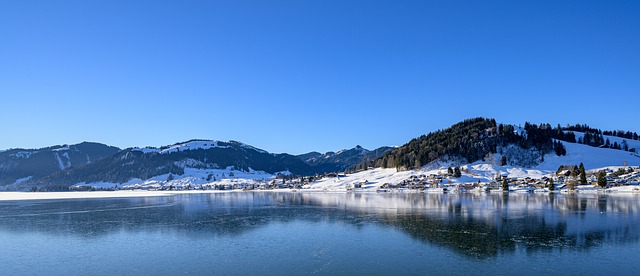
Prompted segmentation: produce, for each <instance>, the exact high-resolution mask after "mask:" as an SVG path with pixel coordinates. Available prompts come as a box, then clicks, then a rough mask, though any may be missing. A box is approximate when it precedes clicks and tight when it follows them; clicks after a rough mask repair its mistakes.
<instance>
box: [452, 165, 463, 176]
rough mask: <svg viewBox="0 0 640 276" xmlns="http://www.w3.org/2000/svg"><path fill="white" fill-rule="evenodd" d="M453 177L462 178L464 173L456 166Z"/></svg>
mask: <svg viewBox="0 0 640 276" xmlns="http://www.w3.org/2000/svg"><path fill="white" fill-rule="evenodd" d="M453 176H454V177H461V176H462V172H460V167H458V166H456V168H455V169H453Z"/></svg>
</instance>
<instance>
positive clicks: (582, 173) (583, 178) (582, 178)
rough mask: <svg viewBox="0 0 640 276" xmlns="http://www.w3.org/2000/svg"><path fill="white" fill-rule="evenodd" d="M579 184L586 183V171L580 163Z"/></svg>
mask: <svg viewBox="0 0 640 276" xmlns="http://www.w3.org/2000/svg"><path fill="white" fill-rule="evenodd" d="M579 170H580V184H582V185H585V184H587V173H586V172H585V170H584V165H583V164H582V163H580V169H579Z"/></svg>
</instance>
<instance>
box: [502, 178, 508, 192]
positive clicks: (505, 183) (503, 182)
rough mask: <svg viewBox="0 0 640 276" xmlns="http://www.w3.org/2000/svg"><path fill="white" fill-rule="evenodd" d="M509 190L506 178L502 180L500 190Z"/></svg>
mask: <svg viewBox="0 0 640 276" xmlns="http://www.w3.org/2000/svg"><path fill="white" fill-rule="evenodd" d="M508 191H509V182H508V181H507V178H505V179H503V180H502V192H505V193H506V192H508Z"/></svg>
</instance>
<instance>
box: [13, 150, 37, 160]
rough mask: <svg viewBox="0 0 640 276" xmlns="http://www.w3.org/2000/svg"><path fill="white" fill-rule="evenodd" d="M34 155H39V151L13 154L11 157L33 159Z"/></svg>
mask: <svg viewBox="0 0 640 276" xmlns="http://www.w3.org/2000/svg"><path fill="white" fill-rule="evenodd" d="M34 153H38V152H37V151H19V152H16V153H12V154H9V156H10V157H14V158H24V159H27V158H29V157H31V155H33V154H34Z"/></svg>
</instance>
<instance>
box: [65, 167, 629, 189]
mask: <svg viewBox="0 0 640 276" xmlns="http://www.w3.org/2000/svg"><path fill="white" fill-rule="evenodd" d="M376 170H383V169H374V168H369V171H370V172H374V171H376ZM370 172H367V170H362V171H357V172H353V173H351V174H347V173H326V174H322V175H315V176H302V177H294V176H292V175H285V174H278V175H276V176H274V177H273V178H272V179H268V178H262V179H245V178H235V177H228V178H224V179H220V180H217V181H213V182H209V181H206V179H204V178H203V179H195V178H194V177H186V178H178V179H173V176H170V177H168V179H166V180H148V181H144V182H141V183H134V184H129V185H121V186H116V185H114V186H112V187H98V188H96V187H93V186H83V185H76V186H71V188H70V190H73V191H94V190H149V191H189V190H193V191H197V190H200V191H291V192H298V191H333V192H340V191H342V192H418V193H420V192H424V193H459V192H506V191H509V192H587V191H593V192H598V191H601V192H604V191H627V192H640V186H639V185H638V182H639V181H640V167H636V168H633V167H617V168H615V167H614V168H605V169H601V170H594V171H586V172H584V174H585V176H584V177H583V176H582V173H580V170H579V169H578V167H577V166H562V167H561V168H559V169H558V171H557V172H556V173H550V174H547V175H542V176H518V177H513V176H510V175H509V174H508V173H506V172H498V173H495V175H493V176H492V177H486V176H484V177H483V176H480V175H478V174H476V173H474V171H472V170H469V169H468V168H467V167H463V168H459V167H456V168H455V169H452V168H448V169H440V170H436V171H428V172H424V171H405V172H400V173H394V174H393V177H390V176H389V175H383V176H375V174H371V173H370ZM599 176H601V179H599ZM369 177H370V178H369ZM605 183H606V184H605Z"/></svg>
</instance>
